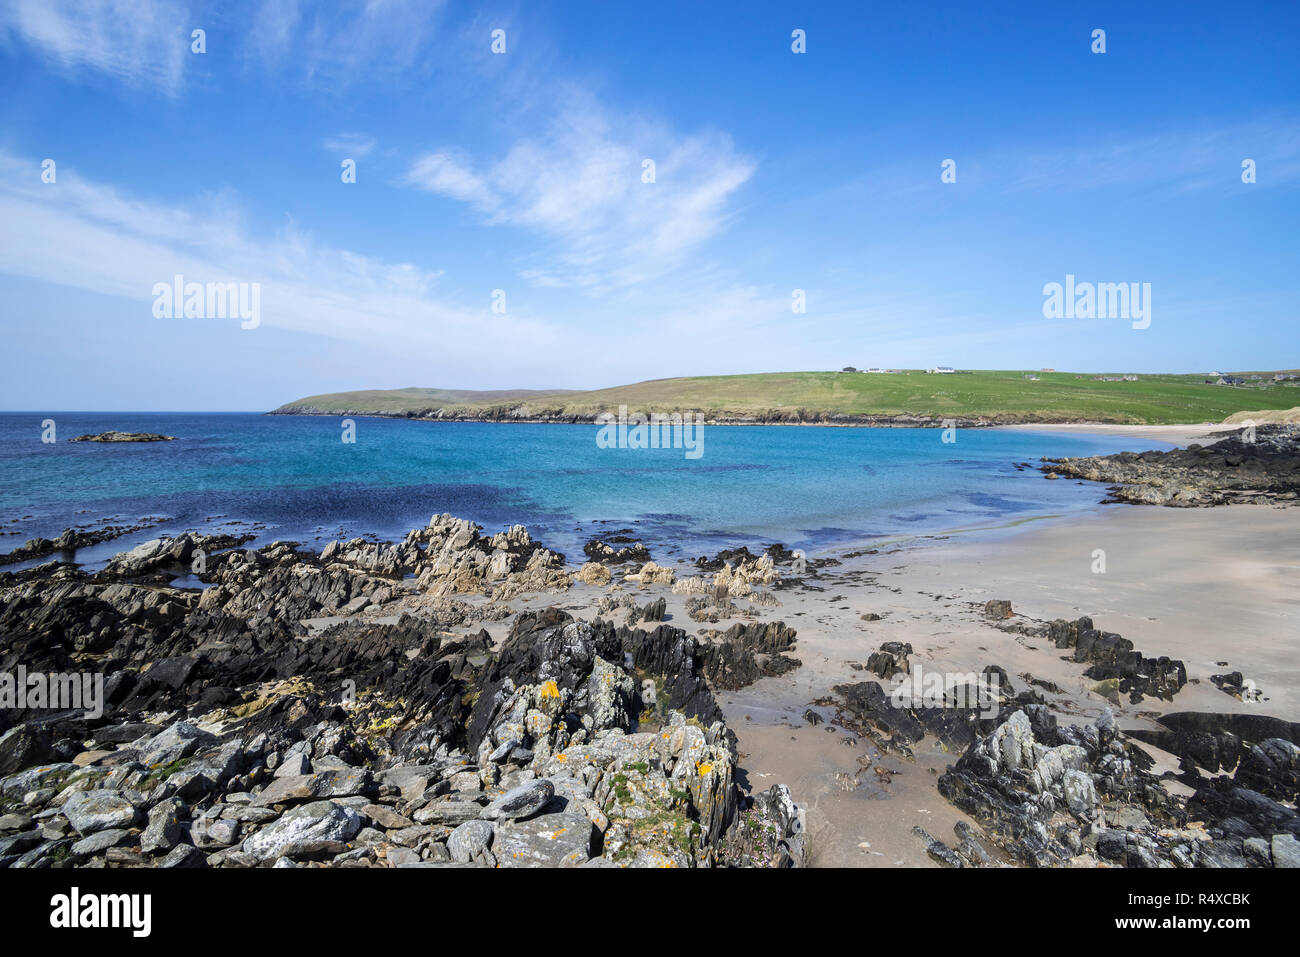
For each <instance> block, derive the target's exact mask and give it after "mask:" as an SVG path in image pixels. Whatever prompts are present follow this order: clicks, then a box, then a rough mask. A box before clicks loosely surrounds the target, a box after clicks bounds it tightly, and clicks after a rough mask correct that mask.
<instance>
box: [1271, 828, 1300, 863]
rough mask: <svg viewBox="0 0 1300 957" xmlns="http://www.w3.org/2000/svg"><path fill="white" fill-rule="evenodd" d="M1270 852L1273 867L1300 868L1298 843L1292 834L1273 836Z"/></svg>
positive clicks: (1299, 846) (1299, 843) (1299, 842)
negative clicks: (1271, 853) (1271, 852)
mask: <svg viewBox="0 0 1300 957" xmlns="http://www.w3.org/2000/svg"><path fill="white" fill-rule="evenodd" d="M1271 850H1272V851H1273V866H1274V867H1300V841H1297V840H1296V838H1295V835H1294V834H1274V835H1273V841H1272V848H1271Z"/></svg>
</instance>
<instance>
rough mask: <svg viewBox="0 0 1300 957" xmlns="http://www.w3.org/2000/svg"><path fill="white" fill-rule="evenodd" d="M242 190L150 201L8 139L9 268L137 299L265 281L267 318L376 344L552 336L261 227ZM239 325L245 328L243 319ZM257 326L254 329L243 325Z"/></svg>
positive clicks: (533, 340)
mask: <svg viewBox="0 0 1300 957" xmlns="http://www.w3.org/2000/svg"><path fill="white" fill-rule="evenodd" d="M241 219H242V213H241V211H240V208H239V205H238V202H237V200H236V199H235V198H234V197H232V196H229V195H225V194H217V195H214V196H205V197H200V198H198V199H196V200H195V201H194V203H193V204H191V205H189V206H168V205H159V204H151V203H147V202H142V201H140V200H137V199H134V198H132V197H127V196H123V195H122V194H121V193H120V192H119V191H117V190H115V189H113V188H111V187H108V186H105V185H101V184H97V183H93V182H89V181H86V180H83V179H81V178H79V177H78V176H76V175H75V172H74V171H72V170H68V169H66V168H63V167H60V168H59V170H58V180H57V182H56V183H54V184H44V183H41V181H40V176H39V161H37V160H32V159H24V158H22V157H18V156H14V155H12V154H10V153H8V152H5V151H2V150H0V220H2V221H3V222H5V224H6V228H5V229H4V230H0V272H5V273H9V274H12V275H16V276H21V277H25V278H30V279H38V280H43V281H46V282H51V283H55V284H58V285H63V286H70V287H73V288H78V289H84V290H87V291H90V292H94V293H99V294H103V295H110V296H121V297H125V298H128V299H133V300H137V301H139V302H140V317H141V320H140V321H141V322H151V321H153V322H156V321H159V320H155V319H153V318H152V314H151V303H152V288H153V284H154V283H157V282H170V281H171V277H172V276H174V275H175V274H177V273H180V274H182V275H184V276H185V278H186V280H187V281H193V282H201V283H205V282H257V283H260V284H261V286H262V293H261V303H262V305H261V308H262V323H263V325H267V326H273V327H278V328H282V329H287V330H291V331H296V332H306V333H313V334H316V335H321V336H326V337H330V338H334V339H340V340H352V341H359V342H367V343H370V344H374V343H378V342H384V341H394V342H400V343H402V345H403V348H412V347H421V346H423V347H432V346H436V347H437V350H438V353H439V355H442V356H446V357H456V356H459V357H462V358H468V357H475V356H481V355H482V353H483V350H484V349H493V348H499V349H502V350H507V351H508V350H518V351H520V353H521V354H526V353H527V352H528V351H529V350H536V349H539V348H546V347H549V345H550V343H551V340H552V337H553V332H552V330H551V329H550V328H549V327H548V326H547V324H546V323H544V322H541V321H539V320H537V319H535V318H532V317H529V316H528V315H527V314H526V313H522V312H520V311H519V310H515V309H512V311H511V314H509V315H495V314H491V313H490V310H489V306H490V299H489V296H488V292H487V291H486V290H485V291H484V295H483V297H482V301H481V305H479V304H471V305H466V304H464V303H461V302H457V301H455V300H454V299H452V298H451V297H442V296H440V295H439V288H440V287H439V283H440V279H441V274H440V273H438V272H435V271H430V270H427V269H421V268H418V267H416V266H414V265H412V264H410V263H400V262H397V263H394V262H386V261H383V260H379V259H376V258H374V257H371V256H367V255H364V254H362V253H359V252H356V251H353V250H348V249H343V248H338V247H333V246H329V245H326V244H323V243H321V242H319V241H317V240H316V239H315V238H314V237H312V236H311V235H310V234H309V233H306V232H304V231H301V230H297V229H294V228H286V229H282V230H280V231H279V232H278V233H277V234H275V235H274V236H271V237H269V238H263V237H262V236H261V235H260V234H258V233H257V232H256V231H255V230H250V229H247V228H245V227H244V225H243V224H242V222H241ZM232 330H235V331H238V327H237V325H232ZM240 334H243V335H250V336H251V335H255V333H253V332H241V333H240Z"/></svg>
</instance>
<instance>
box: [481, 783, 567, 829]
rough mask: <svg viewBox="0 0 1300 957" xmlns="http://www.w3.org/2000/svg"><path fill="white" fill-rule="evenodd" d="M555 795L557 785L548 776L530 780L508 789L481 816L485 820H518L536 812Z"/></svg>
mask: <svg viewBox="0 0 1300 957" xmlns="http://www.w3.org/2000/svg"><path fill="white" fill-rule="evenodd" d="M553 797H555V785H553V784H552V783H551V782H550V781H548V780H547V779H546V778H538V779H537V780H536V781H529V782H528V783H527V784H521V785H520V786H519V787H517V788H513V789H512V790H509V791H507V792H506V793H505V794H503V795H501V796H500V797H499V798H497V799H496V800H495V801H493V802H492V803H491V804H489V805H488V806H487V807H486V808H484V809H483V811H482V814H481V816H482V817H483V818H484V819H485V820H489V821H492V820H500V819H509V820H518V819H521V818H526V817H528V816H529V815H532V814H536V813H537V812H538V811H540V810H541V809H542V808H544V807H546V805H547V804H549V803H550V802H551V798H553Z"/></svg>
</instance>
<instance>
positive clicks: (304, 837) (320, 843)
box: [243, 801, 361, 862]
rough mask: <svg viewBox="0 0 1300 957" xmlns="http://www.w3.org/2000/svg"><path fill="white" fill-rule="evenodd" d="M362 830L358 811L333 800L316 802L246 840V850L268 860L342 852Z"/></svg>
mask: <svg viewBox="0 0 1300 957" xmlns="http://www.w3.org/2000/svg"><path fill="white" fill-rule="evenodd" d="M359 830H361V818H360V817H359V816H358V815H357V813H356V811H353V810H352V809H351V808H347V807H344V806H342V805H341V804H337V803H335V802H333V801H313V802H312V803H310V804H302V805H299V806H297V807H294V808H291V809H290V810H288V811H286V812H285V813H284V815H283V816H282V817H281V818H280V819H279V820H277V821H276V822H274V823H273V824H268V825H266V826H265V827H263V828H262V829H261V830H259V831H256V832H255V833H254V834H253V835H252V836H250V837H249V838H247V839H246V840H245V841H244V845H243V849H244V852H245V853H247V854H252V855H253V856H254V857H256V858H258V860H260V861H263V862H266V861H271V860H275V859H278V858H282V857H287V858H296V857H311V856H314V855H320V854H325V853H335V854H336V853H340V852H341V851H342V850H345V849H346V848H343V847H342V846H341V845H343V843H344V842H346V841H349V840H351V839H352V838H353V836H355V835H356V833H357V832H358V831H359Z"/></svg>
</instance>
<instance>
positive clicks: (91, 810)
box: [63, 791, 136, 836]
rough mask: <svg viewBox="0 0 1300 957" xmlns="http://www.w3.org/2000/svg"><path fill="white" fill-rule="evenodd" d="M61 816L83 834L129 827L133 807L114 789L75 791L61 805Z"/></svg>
mask: <svg viewBox="0 0 1300 957" xmlns="http://www.w3.org/2000/svg"><path fill="white" fill-rule="evenodd" d="M63 816H64V817H66V818H67V819H68V823H69V824H71V825H72V826H73V827H74V828H76V830H77V833H78V834H81V835H83V836H85V835H87V834H94V833H95V832H96V831H105V830H108V829H109V828H117V827H130V826H131V824H133V823H134V822H135V817H136V813H135V807H134V805H132V804H131V802H130V801H128V800H127V799H126V798H124V797H122V796H121V795H120V794H118V793H117V792H116V791H75V792H73V794H72V796H71V797H69V798H68V800H67V801H66V802H65V803H64V805H63Z"/></svg>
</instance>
